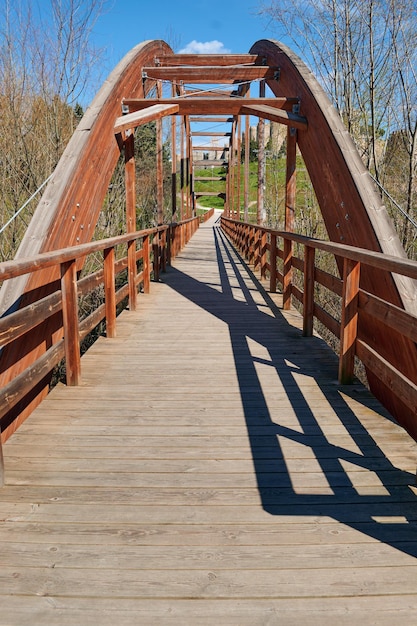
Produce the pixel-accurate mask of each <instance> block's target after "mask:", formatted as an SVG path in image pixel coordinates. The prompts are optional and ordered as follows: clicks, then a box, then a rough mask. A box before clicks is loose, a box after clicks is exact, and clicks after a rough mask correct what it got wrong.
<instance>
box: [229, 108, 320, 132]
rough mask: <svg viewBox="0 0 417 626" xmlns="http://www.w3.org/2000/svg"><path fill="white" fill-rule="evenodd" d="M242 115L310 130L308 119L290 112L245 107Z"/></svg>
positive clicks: (242, 109)
mask: <svg viewBox="0 0 417 626" xmlns="http://www.w3.org/2000/svg"><path fill="white" fill-rule="evenodd" d="M241 113H242V114H245V115H254V116H256V117H260V118H261V119H266V120H270V121H271V122H279V123H280V124H285V125H286V126H291V127H292V128H299V129H300V130H307V128H308V123H307V118H305V117H302V116H301V115H296V114H295V113H291V112H290V111H280V110H277V109H276V108H274V107H271V106H264V105H260V106H252V105H249V106H247V105H244V106H242V108H241Z"/></svg>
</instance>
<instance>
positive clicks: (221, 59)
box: [155, 54, 263, 67]
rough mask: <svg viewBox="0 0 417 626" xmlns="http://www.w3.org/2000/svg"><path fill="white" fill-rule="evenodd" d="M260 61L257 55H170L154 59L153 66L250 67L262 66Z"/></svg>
mask: <svg viewBox="0 0 417 626" xmlns="http://www.w3.org/2000/svg"><path fill="white" fill-rule="evenodd" d="M262 61H263V58H262V57H260V56H258V55H257V54H171V55H163V56H159V57H157V58H155V65H158V66H163V67H172V66H175V65H190V66H193V65H199V66H203V65H204V66H205V65H250V64H255V63H258V64H262Z"/></svg>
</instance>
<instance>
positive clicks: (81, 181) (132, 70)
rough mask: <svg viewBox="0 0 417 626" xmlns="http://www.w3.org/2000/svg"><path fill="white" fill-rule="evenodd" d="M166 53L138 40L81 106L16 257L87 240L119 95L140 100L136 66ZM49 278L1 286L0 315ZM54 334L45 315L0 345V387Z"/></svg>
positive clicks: (52, 321) (108, 170) (106, 176)
mask: <svg viewBox="0 0 417 626" xmlns="http://www.w3.org/2000/svg"><path fill="white" fill-rule="evenodd" d="M171 54H173V53H172V50H171V48H170V47H169V46H168V45H167V44H166V43H165V42H163V41H159V40H158V41H157V40H155V41H145V42H143V43H141V44H139V45H137V46H136V47H135V48H133V49H132V50H131V51H130V52H129V53H128V54H127V55H126V56H125V57H124V58H123V59H122V61H121V62H120V63H119V64H118V65H117V66H116V68H115V69H114V70H113V71H112V72H111V74H110V75H109V77H108V79H107V80H106V81H105V82H104V84H103V85H102V87H101V89H100V90H99V92H98V93H97V96H96V97H95V98H94V100H93V102H92V103H91V105H90V106H89V108H88V109H87V111H86V113H85V115H84V116H83V118H82V120H81V122H80V124H79V125H78V127H77V129H76V130H75V132H74V134H73V136H72V138H71V140H70V141H69V143H68V146H67V148H66V149H65V152H64V154H63V155H62V157H61V159H60V161H59V163H58V165H57V167H56V169H55V171H54V173H53V176H52V178H51V180H50V181H49V183H48V185H47V187H46V190H45V192H44V194H43V196H42V198H41V200H40V202H39V204H38V206H37V208H36V211H35V213H34V215H33V218H32V220H31V222H30V224H29V227H28V229H27V232H26V235H25V237H24V239H23V241H22V243H21V245H20V247H19V251H18V253H17V255H16V258H25V257H31V256H33V255H35V254H37V253H40V252H47V251H50V250H56V249H58V248H63V247H66V246H72V245H76V244H78V243H84V242H87V241H90V240H91V239H92V237H93V234H94V230H95V226H96V222H97V219H98V217H99V214H100V211H101V208H102V205H103V201H104V198H105V195H106V193H107V189H108V185H109V182H110V179H111V176H112V174H113V171H114V168H115V166H116V164H117V161H118V159H119V157H120V146H119V144H118V142H117V140H116V137H115V133H114V124H115V120H116V119H117V118H118V117H119V116H120V115H121V112H122V108H121V107H122V101H123V99H124V98H129V97H130V98H145V97H146V95H147V93H148V92H149V90H150V89H151V88H152V87H153V86H154V85H155V82H154V81H151V80H147V81H146V85H145V87H144V82H143V80H142V67H144V66H145V65H146V66H150V65H153V64H154V62H155V58H157V57H159V56H161V55H165V56H169V55H171ZM56 279H57V275H56V274H54V273H53V272H48V271H45V272H37V273H36V274H33V275H31V277H30V278H29V279H27V278H26V277H23V278H18V279H15V280H12V281H8V282H7V283H6V284H5V285H4V286H3V287H2V289H1V291H0V313H3V312H5V311H6V310H13V309H16V308H19V307H21V306H24V305H26V304H28V303H30V302H31V300H32V299H33V297H32V293H33V294H34V293H36V295H37V297H39V293H48V291H50V290H51V289H52V283H53V282H54V281H55V280H56ZM56 333H58V335H59V333H62V331H61V316H60V315H56V316H54V317H51V318H49V319H48V320H47V321H46V322H45V323H44V324H43V325H41V326H39V327H38V329H37V333H31V334H30V337H29V338H22V340H21V341H20V344H19V346H16V345H14V346H13V349H11V348H10V347H9V346H6V347H5V348H4V349H3V350H2V352H1V358H0V385H1V386H3V385H5V384H7V382H9V380H12V379H13V378H14V377H15V376H16V375H18V374H19V373H20V372H21V371H23V370H24V369H25V367H27V366H28V365H29V364H30V363H32V362H33V361H34V360H35V359H36V358H38V357H39V356H40V355H41V354H42V353H43V352H44V351H45V349H46V347H48V346H49V345H50V337H51V336H52V335H54V334H56ZM47 384H48V381H45V384H44V385H41V386H40V388H39V389H37V390H36V391H34V392H33V394H32V397H30V398H27V400H26V401H25V402H24V403H23V404H22V403H21V404H19V405H17V406H16V407H14V409H12V410H11V412H10V414H9V415H7V416H6V418H5V419H4V420H3V421H2V423H1V427H2V428H1V430H2V431H4V430H5V429H6V431H7V432H6V435H5V436H6V437H7V436H9V435H10V434H11V433H12V432H13V431H14V430H15V429H16V428H17V427H18V425H19V424H20V423H22V422H23V421H24V419H26V417H27V416H28V415H29V414H30V412H31V411H32V410H33V408H34V407H35V406H36V405H37V404H38V403H39V402H40V400H41V399H42V397H44V395H45V394H46V393H47Z"/></svg>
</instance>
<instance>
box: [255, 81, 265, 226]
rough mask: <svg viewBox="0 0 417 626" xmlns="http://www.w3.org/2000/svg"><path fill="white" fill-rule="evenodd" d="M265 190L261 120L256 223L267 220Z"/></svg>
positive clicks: (261, 85)
mask: <svg viewBox="0 0 417 626" xmlns="http://www.w3.org/2000/svg"><path fill="white" fill-rule="evenodd" d="M259 97H260V98H264V97H265V81H264V80H262V81H261V82H260V83H259ZM264 190H265V120H264V119H263V118H259V121H258V212H257V216H256V223H257V224H259V225H260V224H263V222H264V219H265V209H264Z"/></svg>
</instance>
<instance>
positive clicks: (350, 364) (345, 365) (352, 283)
mask: <svg viewBox="0 0 417 626" xmlns="http://www.w3.org/2000/svg"><path fill="white" fill-rule="evenodd" d="M359 279H360V263H359V262H358V261H351V260H350V259H346V258H345V259H344V262H343V293H342V316H341V317H342V320H341V325H340V355H339V382H340V383H341V384H342V385H347V384H350V383H351V382H352V381H353V377H354V367H355V343H356V338H357V333H358V297H359Z"/></svg>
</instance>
